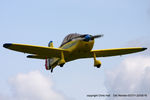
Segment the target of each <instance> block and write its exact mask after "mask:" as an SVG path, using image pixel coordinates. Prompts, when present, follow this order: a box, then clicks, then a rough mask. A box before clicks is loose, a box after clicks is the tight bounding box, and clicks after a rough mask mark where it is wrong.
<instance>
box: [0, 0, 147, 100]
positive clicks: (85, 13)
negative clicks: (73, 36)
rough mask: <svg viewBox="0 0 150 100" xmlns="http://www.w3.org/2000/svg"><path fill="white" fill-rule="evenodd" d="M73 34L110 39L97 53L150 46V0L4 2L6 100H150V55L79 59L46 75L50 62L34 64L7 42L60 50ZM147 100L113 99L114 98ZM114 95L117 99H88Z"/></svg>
mask: <svg viewBox="0 0 150 100" xmlns="http://www.w3.org/2000/svg"><path fill="white" fill-rule="evenodd" d="M69 33H81V34H85V33H88V34H92V35H95V34H104V37H103V38H100V39H96V40H95V44H94V47H93V49H107V48H121V47H148V48H149V47H150V41H149V38H150V1H149V0H61V1H60V0H21V1H20V0H0V44H1V46H0V51H1V53H0V60H1V61H0V66H1V70H0V99H1V100H91V99H93V100H99V99H102V100H113V99H114V100H120V99H121V100H133V98H134V100H141V99H142V100H148V99H150V85H149V84H150V81H149V80H150V74H149V71H150V62H149V61H150V55H149V54H150V52H149V49H148V50H147V51H144V52H141V53H135V54H130V55H125V56H121V57H120V56H116V57H108V58H97V59H98V60H101V62H102V66H101V68H100V69H97V68H94V67H93V65H94V61H93V59H79V60H75V61H72V62H69V63H66V64H65V65H64V67H63V68H60V67H56V68H55V69H54V72H53V73H50V71H46V70H45V67H44V63H45V61H44V60H37V59H28V58H26V56H27V55H28V54H23V53H19V52H15V51H11V50H8V49H5V48H3V44H4V43H21V44H31V45H41V46H47V45H48V42H49V41H51V40H52V41H53V42H54V46H55V47H59V46H60V44H61V42H62V40H63V38H64V37H65V36H66V35H68V34H69ZM115 93H116V94H119V93H123V94H130V93H132V94H138V93H142V94H147V95H148V96H147V97H124V98H123V97H121V98H120V97H113V96H112V95H113V94H115ZM93 94H111V97H88V96H87V95H93Z"/></svg>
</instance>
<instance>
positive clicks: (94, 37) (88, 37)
mask: <svg viewBox="0 0 150 100" xmlns="http://www.w3.org/2000/svg"><path fill="white" fill-rule="evenodd" d="M103 36H104V35H103V34H100V35H89V34H86V35H84V36H82V40H83V41H89V40H93V39H96V38H100V37H103Z"/></svg>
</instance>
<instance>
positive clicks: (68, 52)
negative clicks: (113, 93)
mask: <svg viewBox="0 0 150 100" xmlns="http://www.w3.org/2000/svg"><path fill="white" fill-rule="evenodd" d="M100 37H103V34H101V35H90V34H78V33H72V34H68V35H67V36H66V37H65V38H64V40H63V42H62V44H61V45H60V47H59V48H55V47H54V46H53V41H50V42H49V43H48V47H45V46H37V45H27V44H16V43H5V44H3V47H5V48H7V49H11V50H15V51H19V52H23V53H28V54H31V55H28V56H27V58H35V59H45V68H46V70H50V71H51V72H53V69H54V68H55V67H56V66H57V65H59V66H60V67H63V65H64V64H65V63H66V62H69V61H73V60H76V59H81V58H94V66H95V67H97V68H100V67H101V62H100V60H97V59H96V57H109V56H118V55H120V56H121V55H125V54H130V53H135V52H140V51H144V50H146V49H147V48H144V47H130V48H113V49H100V50H92V48H93V45H94V40H95V39H96V38H100Z"/></svg>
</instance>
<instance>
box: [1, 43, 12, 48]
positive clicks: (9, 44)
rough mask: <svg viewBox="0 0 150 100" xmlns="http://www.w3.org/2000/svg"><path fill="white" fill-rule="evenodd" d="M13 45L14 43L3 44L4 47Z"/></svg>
mask: <svg viewBox="0 0 150 100" xmlns="http://www.w3.org/2000/svg"><path fill="white" fill-rule="evenodd" d="M11 45H12V43H5V44H3V47H4V48H9V47H10V46H11Z"/></svg>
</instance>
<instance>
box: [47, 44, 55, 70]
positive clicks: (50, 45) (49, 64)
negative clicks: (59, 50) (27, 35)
mask: <svg viewBox="0 0 150 100" xmlns="http://www.w3.org/2000/svg"><path fill="white" fill-rule="evenodd" d="M48 47H53V41H50V42H49V43H48ZM45 68H46V70H50V69H51V59H50V58H46V59H45Z"/></svg>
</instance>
